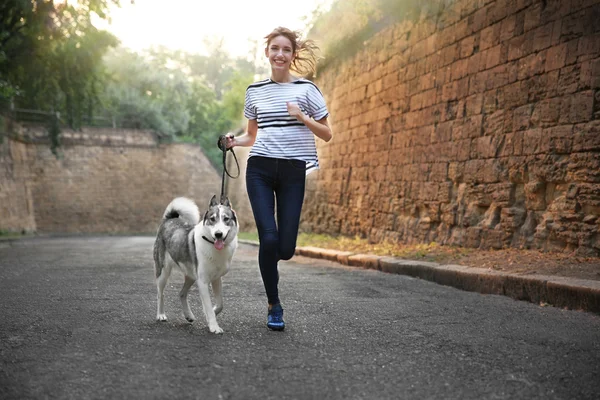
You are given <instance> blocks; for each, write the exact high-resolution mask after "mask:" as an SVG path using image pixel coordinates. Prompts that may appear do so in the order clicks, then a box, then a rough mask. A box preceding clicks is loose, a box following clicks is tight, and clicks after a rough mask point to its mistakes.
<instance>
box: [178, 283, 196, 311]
mask: <svg viewBox="0 0 600 400" xmlns="http://www.w3.org/2000/svg"><path fill="white" fill-rule="evenodd" d="M194 282H196V280H195V279H193V278H190V277H189V276H186V277H185V281H184V282H183V288H181V292H179V300H181V307H182V308H183V316H184V317H185V319H187V320H188V321H189V322H194V321H195V320H196V317H194V314H193V313H192V310H190V305H189V304H188V291H189V290H190V288H191V287H192V285H193V284H194Z"/></svg>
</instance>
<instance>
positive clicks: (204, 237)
mask: <svg viewBox="0 0 600 400" xmlns="http://www.w3.org/2000/svg"><path fill="white" fill-rule="evenodd" d="M202 239H204V240H206V241H207V242H208V243H210V244H215V242H213V241H212V240H210V239H209V238H207V237H206V236H204V235H202ZM225 239H227V236H225V237H224V238H223V243H225Z"/></svg>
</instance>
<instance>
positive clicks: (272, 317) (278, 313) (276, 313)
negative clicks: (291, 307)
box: [267, 303, 285, 331]
mask: <svg viewBox="0 0 600 400" xmlns="http://www.w3.org/2000/svg"><path fill="white" fill-rule="evenodd" d="M267 326H268V327H269V329H271V330H274V331H282V330H284V329H285V322H283V308H281V304H279V303H277V304H275V305H274V306H273V307H271V309H270V310H269V314H268V315H267Z"/></svg>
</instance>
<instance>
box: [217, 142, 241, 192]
mask: <svg viewBox="0 0 600 400" xmlns="http://www.w3.org/2000/svg"><path fill="white" fill-rule="evenodd" d="M227 136H229V137H233V135H221V136H219V140H218V141H217V146H218V147H219V149H220V150H221V151H222V152H223V178H222V179H221V198H223V195H224V194H225V174H227V176H229V177H230V178H232V179H237V178H238V177H239V176H240V163H239V162H238V159H237V156H236V155H235V152H234V151H233V147H230V148H227ZM227 151H231V154H233V159H234V160H235V165H236V166H237V170H238V172H237V175H236V176H232V175H231V174H230V173H229V171H228V170H227Z"/></svg>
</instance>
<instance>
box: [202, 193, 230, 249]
mask: <svg viewBox="0 0 600 400" xmlns="http://www.w3.org/2000/svg"><path fill="white" fill-rule="evenodd" d="M203 222H204V228H205V230H206V231H207V233H208V234H209V235H210V238H209V239H212V241H213V242H214V245H215V248H216V249H217V250H221V249H223V247H225V244H226V243H228V242H227V239H229V238H231V239H233V237H232V235H233V236H235V235H237V229H238V220H237V216H236V215H235V211H233V209H232V208H231V203H230V202H229V198H227V197H226V196H221V199H220V201H217V196H216V195H214V196H213V197H212V198H211V199H210V204H209V205H208V210H207V211H206V213H205V214H204V220H203Z"/></svg>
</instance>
